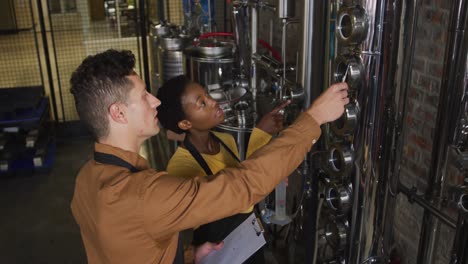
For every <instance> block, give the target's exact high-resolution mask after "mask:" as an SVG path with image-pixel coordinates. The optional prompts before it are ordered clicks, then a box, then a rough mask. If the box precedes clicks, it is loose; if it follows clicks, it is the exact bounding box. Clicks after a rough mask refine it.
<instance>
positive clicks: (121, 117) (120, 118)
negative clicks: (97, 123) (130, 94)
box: [109, 103, 127, 124]
mask: <svg viewBox="0 0 468 264" xmlns="http://www.w3.org/2000/svg"><path fill="white" fill-rule="evenodd" d="M125 110H126V109H125V107H124V106H123V105H122V104H119V103H115V104H112V105H111V106H110V107H109V115H110V117H111V118H112V120H114V121H115V122H117V123H122V124H125V123H127V118H126V116H125Z"/></svg>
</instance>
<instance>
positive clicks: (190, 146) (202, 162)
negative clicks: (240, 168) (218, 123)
mask: <svg viewBox="0 0 468 264" xmlns="http://www.w3.org/2000/svg"><path fill="white" fill-rule="evenodd" d="M210 135H211V136H212V137H213V138H214V139H215V140H216V141H217V142H219V144H221V146H222V147H223V148H224V149H226V151H227V152H228V153H229V154H230V155H231V156H232V157H233V158H234V159H235V160H237V162H239V163H240V162H241V161H240V160H239V158H238V157H237V156H236V154H234V152H232V150H231V149H230V148H228V146H227V145H226V144H225V143H224V142H223V141H222V140H221V139H219V138H218V137H217V136H215V134H213V133H211V132H210ZM184 145H185V147H186V148H187V150H188V151H189V152H190V154H192V157H193V158H194V159H195V160H196V161H197V162H198V164H199V165H200V166H201V167H202V168H203V170H204V171H205V173H206V175H213V172H212V171H211V169H210V167H209V166H208V164H207V163H206V161H205V159H203V157H202V155H201V154H200V152H199V151H198V150H197V149H196V148H195V146H194V145H193V144H192V142H190V140H189V139H188V136H186V137H185V139H184Z"/></svg>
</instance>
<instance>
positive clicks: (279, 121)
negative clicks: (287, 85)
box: [257, 100, 291, 135]
mask: <svg viewBox="0 0 468 264" xmlns="http://www.w3.org/2000/svg"><path fill="white" fill-rule="evenodd" d="M290 103H291V101H290V100H288V101H286V102H284V103H283V104H281V105H280V106H278V107H276V108H275V109H273V110H271V111H270V112H269V113H267V114H266V115H264V116H263V117H262V119H261V120H260V122H258V124H257V128H259V129H261V130H263V131H265V132H266V133H268V134H270V135H274V134H276V133H278V132H279V131H280V130H281V129H283V113H282V111H281V110H283V109H284V108H285V107H286V106H288V105H289V104H290Z"/></svg>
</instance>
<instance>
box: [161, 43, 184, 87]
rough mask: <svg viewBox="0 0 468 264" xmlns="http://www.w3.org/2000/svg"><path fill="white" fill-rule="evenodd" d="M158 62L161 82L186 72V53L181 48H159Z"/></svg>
mask: <svg viewBox="0 0 468 264" xmlns="http://www.w3.org/2000/svg"><path fill="white" fill-rule="evenodd" d="M158 63H159V69H161V70H160V73H159V74H160V79H161V83H164V82H166V81H168V80H169V79H171V78H174V77H176V76H179V75H182V74H185V71H186V69H185V63H186V62H185V55H184V53H183V51H181V50H164V49H162V48H159V49H158Z"/></svg>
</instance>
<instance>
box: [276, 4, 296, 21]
mask: <svg viewBox="0 0 468 264" xmlns="http://www.w3.org/2000/svg"><path fill="white" fill-rule="evenodd" d="M295 2H296V1H295V0H278V8H277V9H278V17H279V18H291V17H294V15H295V13H296V12H295V11H296V10H295V4H294V3H295Z"/></svg>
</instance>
